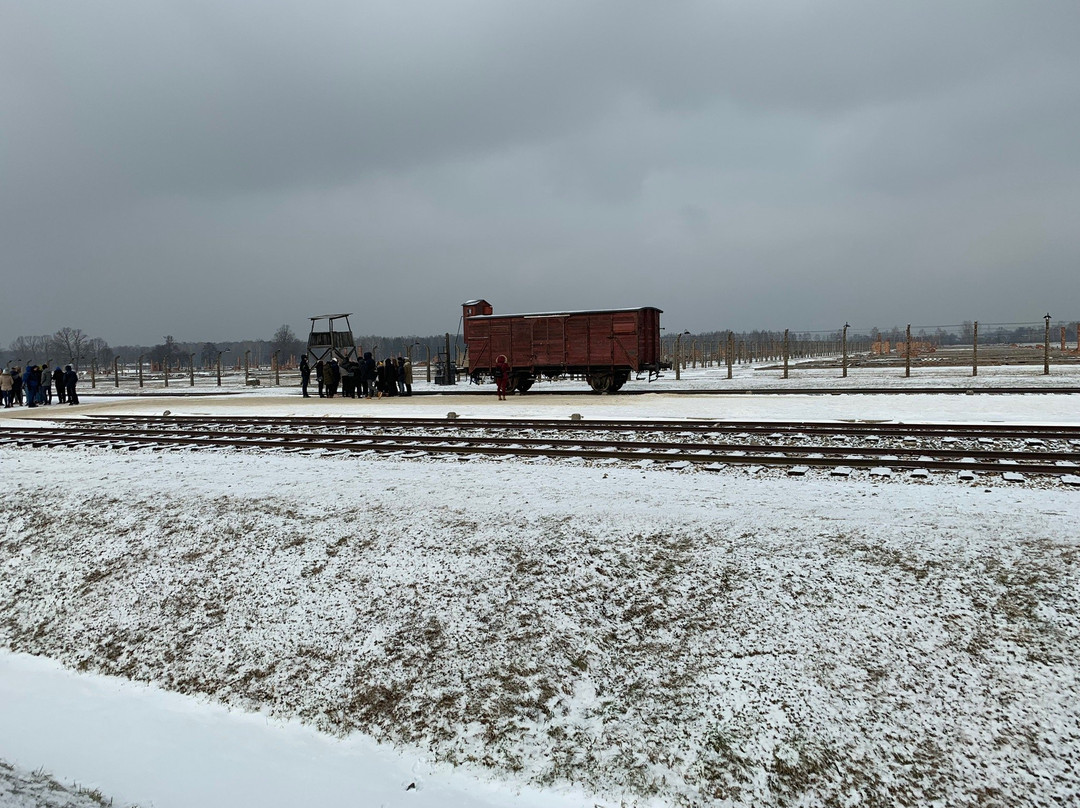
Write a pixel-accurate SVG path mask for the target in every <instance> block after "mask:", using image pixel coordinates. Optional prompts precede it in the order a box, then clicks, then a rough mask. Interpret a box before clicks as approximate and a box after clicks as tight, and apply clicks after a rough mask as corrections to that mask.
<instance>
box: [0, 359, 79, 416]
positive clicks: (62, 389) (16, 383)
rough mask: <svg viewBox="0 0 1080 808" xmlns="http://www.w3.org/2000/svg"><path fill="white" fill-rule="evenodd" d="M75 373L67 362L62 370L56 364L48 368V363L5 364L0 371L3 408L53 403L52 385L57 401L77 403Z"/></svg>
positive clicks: (76, 377) (76, 378)
mask: <svg viewBox="0 0 1080 808" xmlns="http://www.w3.org/2000/svg"><path fill="white" fill-rule="evenodd" d="M78 384H79V374H78V373H77V372H76V371H75V370H73V369H72V367H71V365H68V366H67V367H66V368H65V369H64V370H61V369H60V366H59V365H57V366H56V370H53V371H50V370H49V366H48V365H27V366H26V367H25V368H20V367H15V366H12V367H9V368H5V369H4V371H3V373H0V399H2V400H3V405H4V408H5V409H6V408H9V407H14V406H15V405H19V406H22V405H23V403H24V401H25V403H26V406H27V407H37V406H38V405H44V404H52V403H53V387H54V386H55V388H56V400H57V403H59V404H71V405H73V406H74V405H75V404H78V403H79V393H78V391H77V390H76V387H77V386H78Z"/></svg>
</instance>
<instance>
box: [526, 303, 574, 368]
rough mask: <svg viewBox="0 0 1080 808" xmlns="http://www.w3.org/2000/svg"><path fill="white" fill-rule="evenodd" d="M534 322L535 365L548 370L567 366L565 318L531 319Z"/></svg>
mask: <svg viewBox="0 0 1080 808" xmlns="http://www.w3.org/2000/svg"><path fill="white" fill-rule="evenodd" d="M529 319H530V320H531V321H532V337H533V355H534V359H533V364H535V365H536V366H537V367H541V368H545V369H548V370H559V369H561V368H563V367H565V366H566V333H565V328H564V324H565V323H566V319H567V318H566V317H565V316H559V317H536V318H529Z"/></svg>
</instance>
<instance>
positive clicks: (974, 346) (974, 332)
mask: <svg viewBox="0 0 1080 808" xmlns="http://www.w3.org/2000/svg"><path fill="white" fill-rule="evenodd" d="M971 375H972V376H978V375H979V321H978V320H976V321H975V323H974V325H972V329H971Z"/></svg>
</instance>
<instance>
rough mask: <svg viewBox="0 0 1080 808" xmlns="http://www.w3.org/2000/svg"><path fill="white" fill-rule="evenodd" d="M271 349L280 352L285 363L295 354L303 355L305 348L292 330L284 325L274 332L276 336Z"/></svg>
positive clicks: (272, 339)
mask: <svg viewBox="0 0 1080 808" xmlns="http://www.w3.org/2000/svg"><path fill="white" fill-rule="evenodd" d="M270 349H271V351H277V352H279V355H280V358H281V361H285V360H286V358H287V357H289V356H292V355H293V354H299V353H303V350H304V346H303V343H301V342H300V340H299V339H297V337H296V334H295V333H294V332H293V330H292V328H290V327H289V326H288V325H283V326H281V328H279V329H278V330H277V331H275V332H274V336H273V337H272V338H271V340H270Z"/></svg>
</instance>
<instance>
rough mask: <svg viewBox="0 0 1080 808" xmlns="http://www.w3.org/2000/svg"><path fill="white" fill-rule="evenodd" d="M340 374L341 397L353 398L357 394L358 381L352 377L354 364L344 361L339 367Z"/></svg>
mask: <svg viewBox="0 0 1080 808" xmlns="http://www.w3.org/2000/svg"><path fill="white" fill-rule="evenodd" d="M338 372H339V373H340V374H341V397H342V398H353V397H354V396H355V394H356V379H355V378H353V375H352V362H350V361H349V360H348V359H346V360H344V361H343V362H342V363H341V364H340V365H339V366H338Z"/></svg>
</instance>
